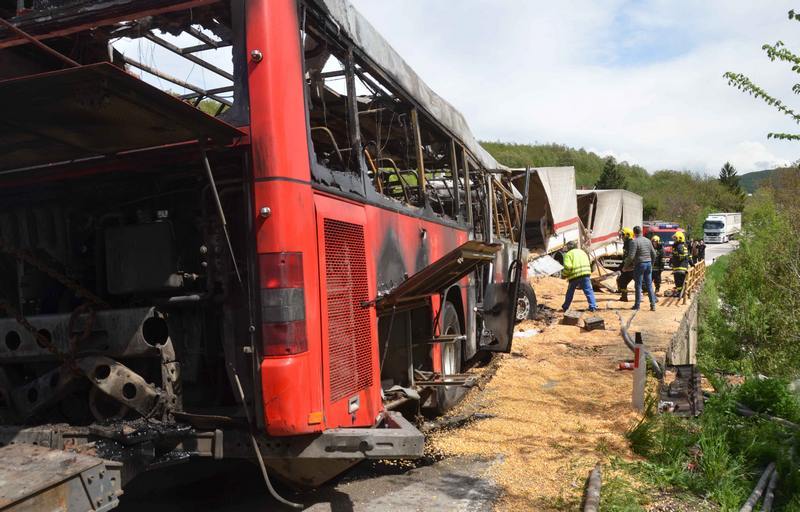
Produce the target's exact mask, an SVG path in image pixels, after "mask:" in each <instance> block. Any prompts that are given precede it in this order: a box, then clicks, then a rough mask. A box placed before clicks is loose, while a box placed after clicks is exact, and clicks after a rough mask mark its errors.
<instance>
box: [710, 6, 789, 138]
mask: <svg viewBox="0 0 800 512" xmlns="http://www.w3.org/2000/svg"><path fill="white" fill-rule="evenodd" d="M789 19H790V20H791V19H793V20H797V19H798V15H797V14H796V13H795V12H794V11H793V10H792V11H789ZM761 49H762V50H764V51H765V52H766V54H767V57H768V58H769V60H770V61H772V62H775V61H776V60H779V61H782V62H786V63H788V64H790V65H791V68H792V71H794V72H795V73H800V57H798V56H797V55H796V54H795V53H794V52H792V51H791V50H789V49H788V48H786V45H785V44H784V43H783V41H778V42H776V43H775V44H772V45H770V44H765V45H763V46H762V47H761ZM723 77H724V78H725V79H727V80H728V85H731V86H733V87H736V88H737V89H739V90H740V91H743V92H746V93H747V94H749V95H750V96H753V97H754V98H757V99H760V100H763V101H764V102H765V103H766V104H767V105H769V106H771V107H774V108H775V109H776V110H778V112H780V113H782V114H784V115H785V116H788V117H789V118H791V119H792V121H794V122H795V123H798V124H800V114H798V113H797V112H795V111H794V109H792V108H791V107H789V106H788V105H786V103H784V102H783V101H781V100H780V99H778V98H777V97H775V96H773V95H771V94H769V93H768V92H767V91H765V90H764V89H762V88H761V87H760V86H759V85H758V84H756V83H755V82H753V81H752V80H751V79H750V78H748V77H747V76H746V75H744V74H742V73H734V72H731V71H728V72H727V73H725V74H724V75H723ZM792 92H794V93H795V94H800V84H795V85H794V86H793V87H792ZM767 138H768V139H778V140H800V134H794V133H769V134H767Z"/></svg>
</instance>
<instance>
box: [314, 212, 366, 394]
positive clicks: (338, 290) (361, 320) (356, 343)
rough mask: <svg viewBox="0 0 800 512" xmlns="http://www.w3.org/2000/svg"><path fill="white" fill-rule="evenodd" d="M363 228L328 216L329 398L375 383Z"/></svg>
mask: <svg viewBox="0 0 800 512" xmlns="http://www.w3.org/2000/svg"><path fill="white" fill-rule="evenodd" d="M365 258H366V255H365V250H364V227H363V226H359V225H358V224H350V223H349V222H341V221H338V220H332V219H325V279H326V283H327V289H328V352H329V353H328V356H329V359H330V379H331V401H332V402H335V401H337V400H340V399H342V398H344V397H347V396H352V395H354V394H355V393H357V392H358V391H360V390H362V389H365V388H368V387H370V386H371V385H372V360H371V358H372V348H371V346H370V345H371V339H370V334H371V333H370V323H369V309H368V308H365V307H363V306H362V304H363V303H364V302H366V301H368V300H369V287H368V286H367V262H366V259H365Z"/></svg>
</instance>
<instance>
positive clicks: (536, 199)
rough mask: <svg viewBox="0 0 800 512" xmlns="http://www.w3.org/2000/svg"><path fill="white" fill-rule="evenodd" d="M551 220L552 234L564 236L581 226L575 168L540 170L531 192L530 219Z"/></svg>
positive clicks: (543, 168)
mask: <svg viewBox="0 0 800 512" xmlns="http://www.w3.org/2000/svg"><path fill="white" fill-rule="evenodd" d="M546 215H547V216H548V217H549V218H548V221H549V224H550V227H551V229H552V232H553V233H555V234H559V233H563V232H564V231H567V230H569V229H575V228H576V227H577V226H578V223H579V219H578V205H577V203H576V202H575V168H574V167H537V168H536V169H534V173H533V174H532V175H531V186H530V188H529V189H528V219H527V220H539V219H541V218H542V217H544V216H546Z"/></svg>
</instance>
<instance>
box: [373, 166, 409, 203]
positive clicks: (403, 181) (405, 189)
mask: <svg viewBox="0 0 800 512" xmlns="http://www.w3.org/2000/svg"><path fill="white" fill-rule="evenodd" d="M384 160H385V161H387V162H389V163H390V164H391V165H392V169H393V170H394V175H395V176H397V182H398V184H399V185H400V188H401V189H402V190H403V197H405V198H406V202H407V203H409V204H410V203H411V195H410V194H409V193H408V186H407V185H408V184H407V183H406V179H405V178H403V174H402V173H401V172H400V168H399V167H398V166H397V164H396V163H395V161H394V160H392V159H391V158H389V157H383V158H380V159H378V163H380V162H383V161H384Z"/></svg>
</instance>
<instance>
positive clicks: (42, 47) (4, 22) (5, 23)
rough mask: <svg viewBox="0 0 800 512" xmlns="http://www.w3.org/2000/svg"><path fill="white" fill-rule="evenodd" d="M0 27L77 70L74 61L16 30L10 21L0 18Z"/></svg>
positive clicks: (18, 29) (77, 66) (78, 65)
mask: <svg viewBox="0 0 800 512" xmlns="http://www.w3.org/2000/svg"><path fill="white" fill-rule="evenodd" d="M0 25H3V26H5V27H7V28H8V29H9V30H10V31H12V32H14V33H15V34H17V35H18V36H20V37H22V38H24V39H25V40H27V41H28V42H30V43H31V44H33V45H34V46H35V47H37V48H39V49H40V50H42V51H43V52H45V53H47V54H49V55H51V56H53V57H55V58H57V59H58V60H60V61H62V62H64V63H66V64H69V65H70V66H72V67H74V68H79V67H80V66H81V65H80V64H78V63H77V62H75V61H74V60H72V59H70V58H69V57H67V56H66V55H64V54H62V53H61V52H57V51H56V50H54V49H52V48H50V47H49V46H47V45H46V44H44V43H43V42H41V41H39V40H38V39H36V38H35V37H33V36H32V35H30V34H28V33H27V32H25V31H24V30H22V29H20V28H17V27H16V26H15V25H14V24H13V23H11V22H10V21H8V20H6V19H4V18H0Z"/></svg>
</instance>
